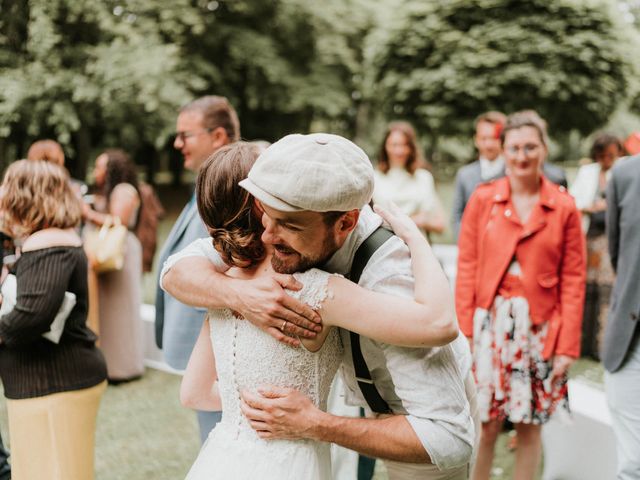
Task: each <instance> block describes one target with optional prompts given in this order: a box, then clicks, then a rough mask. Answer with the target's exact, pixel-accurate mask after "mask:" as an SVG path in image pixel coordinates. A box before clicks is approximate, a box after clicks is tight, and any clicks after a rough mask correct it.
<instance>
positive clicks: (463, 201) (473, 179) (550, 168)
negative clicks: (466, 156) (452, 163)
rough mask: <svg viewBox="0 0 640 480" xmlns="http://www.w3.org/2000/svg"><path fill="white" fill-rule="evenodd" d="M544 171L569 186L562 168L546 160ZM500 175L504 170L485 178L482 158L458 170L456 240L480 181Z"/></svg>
mask: <svg viewBox="0 0 640 480" xmlns="http://www.w3.org/2000/svg"><path fill="white" fill-rule="evenodd" d="M543 172H544V176H545V177H547V178H548V179H549V180H551V181H552V182H553V183H555V184H557V185H561V186H563V187H565V188H567V176H566V174H565V172H564V170H563V169H562V168H560V167H558V166H556V165H552V164H550V163H548V162H545V163H544V165H543ZM500 177H504V170H502V172H501V173H500V174H499V175H496V176H495V177H493V178H490V179H488V180H483V179H482V174H481V172H480V160H476V161H475V162H472V163H470V164H468V165H465V166H464V167H462V168H461V169H460V170H458V173H457V174H456V189H455V194H454V197H453V212H452V214H451V228H453V235H454V238H455V239H456V240H458V233H459V232H460V222H461V221H462V213H463V212H464V209H465V207H466V206H467V203H468V202H469V198H470V197H471V194H472V193H473V191H474V190H475V189H476V187H477V186H478V185H479V184H480V183H483V182H484V181H491V180H495V179H496V178H500Z"/></svg>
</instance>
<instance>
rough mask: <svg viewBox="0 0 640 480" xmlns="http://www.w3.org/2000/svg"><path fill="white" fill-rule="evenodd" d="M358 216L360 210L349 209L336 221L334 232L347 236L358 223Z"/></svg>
mask: <svg viewBox="0 0 640 480" xmlns="http://www.w3.org/2000/svg"><path fill="white" fill-rule="evenodd" d="M359 218H360V210H357V209H356V210H350V211H348V212H346V213H345V214H344V215H343V216H342V217H340V219H339V220H338V221H337V222H336V233H337V234H338V235H344V236H347V235H348V234H349V233H351V232H352V231H353V229H354V228H356V226H357V225H358V219H359Z"/></svg>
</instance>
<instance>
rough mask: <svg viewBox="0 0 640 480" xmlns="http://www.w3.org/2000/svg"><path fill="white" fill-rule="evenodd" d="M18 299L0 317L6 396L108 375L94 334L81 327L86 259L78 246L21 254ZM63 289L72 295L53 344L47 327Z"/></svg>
mask: <svg viewBox="0 0 640 480" xmlns="http://www.w3.org/2000/svg"><path fill="white" fill-rule="evenodd" d="M16 280H17V299H16V306H15V307H14V308H13V310H12V311H11V312H9V313H7V314H6V315H4V316H3V317H2V318H0V339H1V341H2V344H0V377H1V378H2V382H3V384H4V393H5V396H6V397H7V398H11V399H23V398H32V397H41V396H44V395H49V394H52V393H59V392H66V391H71V390H80V389H83V388H89V387H92V386H94V385H97V384H98V383H100V382H102V381H103V380H105V379H106V377H107V370H106V364H105V361H104V357H103V356H102V353H101V352H100V351H99V350H98V349H97V348H96V346H95V341H96V336H95V335H94V334H93V332H91V330H89V328H88V327H87V326H86V320H87V308H88V287H87V258H86V256H85V254H84V251H83V249H82V247H66V246H65V247H50V248H43V249H40V250H33V251H30V252H25V253H23V254H22V256H21V257H20V259H19V260H18V262H17V264H16ZM65 291H69V292H72V293H74V294H75V295H76V305H75V306H74V307H73V310H72V311H71V313H70V314H69V316H68V317H67V321H66V323H65V326H64V330H63V332H62V336H61V337H60V343H58V344H55V343H52V342H50V341H49V340H47V339H45V338H43V337H42V334H43V333H45V332H47V331H49V328H50V326H51V323H52V322H53V319H54V317H55V316H56V313H57V312H58V310H59V308H60V305H61V304H62V300H63V298H64V293H65Z"/></svg>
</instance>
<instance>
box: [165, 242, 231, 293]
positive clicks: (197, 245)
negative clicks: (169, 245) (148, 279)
mask: <svg viewBox="0 0 640 480" xmlns="http://www.w3.org/2000/svg"><path fill="white" fill-rule="evenodd" d="M188 257H201V258H205V259H206V260H208V261H209V262H210V263H211V264H212V265H213V267H214V268H215V269H216V271H218V272H220V273H223V272H226V271H227V270H229V265H227V264H226V263H224V261H223V260H222V257H221V256H220V254H219V253H218V251H217V250H216V249H215V248H214V247H213V243H212V242H211V238H208V237H207V238H198V239H197V240H194V241H193V242H191V243H190V244H189V245H187V246H186V247H184V248H183V249H182V250H180V251H179V252H176V253H174V254H173V255H171V256H170V257H169V258H167V260H165V262H164V264H163V265H162V270H161V271H160V288H162V290H164V291H165V292H166V289H165V288H164V285H163V282H164V276H165V275H166V274H167V272H168V271H169V270H171V268H173V266H174V265H175V264H176V263H178V262H179V261H180V260H182V259H183V258H188ZM167 293H168V292H167Z"/></svg>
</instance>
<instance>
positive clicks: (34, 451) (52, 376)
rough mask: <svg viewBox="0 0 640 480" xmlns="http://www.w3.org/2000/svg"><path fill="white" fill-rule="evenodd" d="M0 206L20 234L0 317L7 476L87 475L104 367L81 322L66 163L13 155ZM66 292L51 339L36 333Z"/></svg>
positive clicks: (78, 247) (10, 228)
mask: <svg viewBox="0 0 640 480" xmlns="http://www.w3.org/2000/svg"><path fill="white" fill-rule="evenodd" d="M0 209H1V211H2V216H3V224H4V229H5V230H6V231H7V233H9V234H10V235H11V236H12V237H13V238H16V239H20V240H21V241H22V255H21V256H20V258H19V259H18V261H17V264H16V284H17V295H16V304H15V306H14V308H13V309H12V310H11V311H9V312H8V313H7V314H5V315H3V316H2V317H0V377H2V383H3V385H4V393H5V396H6V397H7V411H8V414H9V433H10V436H11V447H12V448H11V459H12V462H11V464H12V470H13V471H12V476H13V477H14V478H19V479H21V480H31V479H33V480H40V479H42V478H47V479H54V480H70V479H71V480H74V479H78V480H86V479H91V478H93V460H94V438H95V424H96V416H97V413H98V405H99V402H100V398H101V396H102V393H103V392H104V389H105V387H106V382H105V379H106V374H107V372H106V366H105V362H104V358H103V357H102V354H101V353H100V351H99V350H98V349H97V348H96V346H95V341H96V336H95V335H94V334H93V333H92V332H91V330H89V329H88V328H87V326H86V319H87V306H88V302H87V258H86V256H85V254H84V250H83V248H82V242H81V240H80V237H79V236H78V235H77V233H76V231H75V227H76V226H77V225H78V223H79V222H80V204H79V202H78V200H77V198H76V197H75V195H74V194H73V192H72V190H71V187H70V186H69V177H68V175H67V173H66V171H65V170H64V169H63V168H61V167H59V166H58V165H55V164H53V163H49V162H44V161H27V160H19V161H17V162H15V163H13V164H12V165H10V166H9V168H8V169H7V172H6V174H5V177H4V181H3V183H2V196H1V198H0ZM66 292H69V293H71V294H73V295H74V296H75V305H74V306H73V308H72V309H71V310H70V312H69V313H68V315H67V317H66V321H65V323H64V327H63V329H62V333H61V336H60V338H59V339H58V342H57V343H54V342H53V341H52V340H50V339H48V338H45V337H43V334H46V333H47V332H48V331H49V330H50V329H51V324H52V322H53V321H54V318H55V317H56V314H57V312H58V311H59V310H60V308H61V305H62V304H63V300H64V298H65V295H67V293H66Z"/></svg>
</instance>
